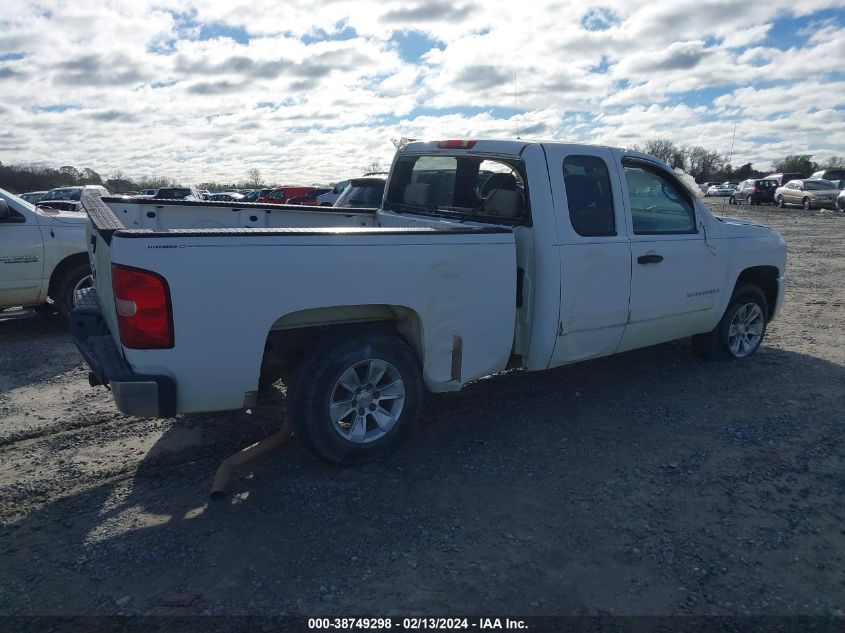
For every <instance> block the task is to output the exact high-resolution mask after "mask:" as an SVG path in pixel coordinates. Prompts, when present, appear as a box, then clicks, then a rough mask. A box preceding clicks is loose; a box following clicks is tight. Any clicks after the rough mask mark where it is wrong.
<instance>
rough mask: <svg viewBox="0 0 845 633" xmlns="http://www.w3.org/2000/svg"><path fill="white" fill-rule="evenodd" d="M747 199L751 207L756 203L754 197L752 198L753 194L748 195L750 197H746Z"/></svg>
mask: <svg viewBox="0 0 845 633" xmlns="http://www.w3.org/2000/svg"><path fill="white" fill-rule="evenodd" d="M745 201H746V202H747V203H748V206H749V207H750V206H751V205H752V204H754V198H752V197H751V196H748V197H747V198H746V199H745Z"/></svg>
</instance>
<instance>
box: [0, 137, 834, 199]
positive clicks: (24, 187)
mask: <svg viewBox="0 0 845 633" xmlns="http://www.w3.org/2000/svg"><path fill="white" fill-rule="evenodd" d="M631 149H634V150H637V151H640V152H644V153H646V154H651V155H652V156H656V157H657V158H659V159H661V160H664V161H666V162H667V163H669V164H670V165H671V166H672V167H678V168H680V169H683V170H684V171H685V172H687V173H688V174H690V175H691V176H692V177H693V178H695V180H696V181H697V182H706V181H723V180H733V181H739V180H745V179H746V178H760V177H762V176H766V175H768V174H770V173H773V172H798V173H800V174H802V175H803V176H805V177H806V176H809V175H810V174H812V173H813V172H814V171H817V170H819V169H835V168H845V160H843V159H842V157H840V156H833V157H832V158H831V159H830V160H828V161H826V162H824V163H817V162H815V161H813V155H812V154H790V155H789V156H786V157H784V158H783V159H781V160H778V161H775V162H774V163H773V164H772V168H771V169H769V170H763V171H760V170H758V169H755V168H754V165H753V164H752V163H745V164H744V165H740V166H738V167H736V168H734V167H733V166H732V165H731V164H730V163H728V161H727V159H726V158H725V156H724V155H722V154H720V153H718V152H714V151H711V150H708V149H707V148H704V147H700V146H698V145H675V143H673V142H672V141H670V140H667V139H652V140H649V141H646V142H645V143H643V144H642V145H635V146H633V147H632V148H631ZM374 165H375V168H374ZM381 170H382V167H381V164H380V163H378V162H377V161H376V162H374V163H373V164H372V165H369V166H367V167H365V168H364V172H370V171H381ZM177 184H188V183H178V182H177V181H176V180H175V179H174V178H171V177H169V176H148V177H144V178H129V177H128V176H126V175H125V174H124V173H123V172H122V171H120V170H118V171H116V172H115V173H114V174H112V175H111V176H110V177H108V178H105V179H104V178H103V177H102V176H101V175H100V174H98V173H97V172H96V171H94V170H93V169H91V168H89V167H84V168H82V169H77V168H76V167H73V166H71V165H64V166H62V167H59V168H58V169H57V168H55V167H46V166H44V165H41V164H37V163H27V164H18V165H4V164H3V163H2V162H0V188H2V189H6V190H8V191H11V192H12V193H24V192H27V191H47V190H49V189H53V188H54V187H68V186H72V185H103V186H104V187H105V188H106V189H108V190H109V191H110V192H111V193H121V192H125V191H140V190H141V189H158V188H159V187H169V186H173V185H177ZM266 186H273V185H270V184H268V183H265V182H263V180H262V178H261V172H259V171H258V169H256V168H255V167H253V168H252V169H249V170H248V171H247V177H246V178H245V179H244V180H242V181H240V182H231V183H219V182H204V183H199V184H198V185H197V188H199V189H211V190H228V189H244V188H251V187H266Z"/></svg>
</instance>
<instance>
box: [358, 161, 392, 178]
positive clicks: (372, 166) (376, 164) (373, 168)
mask: <svg viewBox="0 0 845 633" xmlns="http://www.w3.org/2000/svg"><path fill="white" fill-rule="evenodd" d="M361 169H362V171H363V172H364V173H365V174H373V173H377V172H380V171H387V170H386V169H385V168H384V167H383V166H382V164H381V160H379V159H378V158H376V159H375V160H371V161H370V163H369V164H368V165H364V167H362V168H361Z"/></svg>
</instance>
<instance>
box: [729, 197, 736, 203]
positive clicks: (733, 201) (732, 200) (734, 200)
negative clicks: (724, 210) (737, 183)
mask: <svg viewBox="0 0 845 633" xmlns="http://www.w3.org/2000/svg"><path fill="white" fill-rule="evenodd" d="M728 204H736V198H734V197H733V196H731V197H730V198H728Z"/></svg>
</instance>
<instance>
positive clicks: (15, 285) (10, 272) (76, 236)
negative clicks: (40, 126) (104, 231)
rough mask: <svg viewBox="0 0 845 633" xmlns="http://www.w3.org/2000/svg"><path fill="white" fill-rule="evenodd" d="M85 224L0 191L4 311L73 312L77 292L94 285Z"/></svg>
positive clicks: (81, 217)
mask: <svg viewBox="0 0 845 633" xmlns="http://www.w3.org/2000/svg"><path fill="white" fill-rule="evenodd" d="M86 222H87V217H86V215H85V214H84V213H82V212H72V211H59V210H52V209H47V208H42V207H35V206H34V205H32V204H30V203H29V202H27V201H26V200H23V199H22V198H19V197H17V196H15V195H13V194H11V193H9V192H8V191H4V190H2V189H0V310H4V309H6V308H11V307H13V306H34V307H35V308H36V309H39V310H40V309H42V308H43V309H46V310H54V309H58V311H59V312H60V313H62V314H65V315H67V313H68V312H70V310H71V308H72V307H73V296H74V292H75V291H76V290H78V289H80V288H83V287H85V286H86V285H90V281H91V269H90V266H89V264H88V245H87V242H86V238H85V225H86ZM48 298H49V300H50V301H52V303H49V302H48Z"/></svg>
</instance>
